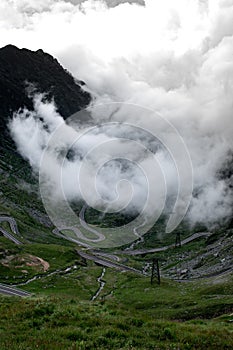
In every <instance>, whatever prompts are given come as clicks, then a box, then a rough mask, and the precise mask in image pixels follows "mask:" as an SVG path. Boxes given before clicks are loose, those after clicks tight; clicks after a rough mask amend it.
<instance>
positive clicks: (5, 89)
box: [0, 45, 91, 145]
mask: <svg viewBox="0 0 233 350" xmlns="http://www.w3.org/2000/svg"><path fill="white" fill-rule="evenodd" d="M29 83H31V84H33V85H34V86H35V87H36V91H38V92H43V93H46V94H47V99H48V100H50V99H52V98H54V101H55V104H56V105H57V108H58V112H59V113H60V114H61V115H62V116H63V117H64V118H67V117H69V116H70V115H72V114H73V113H75V112H77V111H79V110H81V109H83V108H84V107H86V106H87V105H88V104H89V103H90V101H91V96H90V94H89V93H88V92H86V91H84V90H83V89H82V86H83V85H84V83H83V82H81V81H76V80H75V79H74V78H73V77H72V75H71V74H70V73H68V72H67V71H66V70H65V69H64V68H63V67H62V66H61V65H60V63H59V62H58V61H57V60H56V59H55V58H53V57H52V56H51V55H49V54H47V53H45V52H44V51H42V50H38V51H36V52H33V51H30V50H28V49H18V48H17V47H15V46H13V45H7V46H5V47H3V48H1V49H0V135H1V138H0V144H1V145H3V144H6V142H5V141H7V140H9V134H8V131H7V122H8V119H9V117H10V116H11V115H12V113H13V112H14V111H17V110H19V109H20V108H23V107H27V108H28V109H29V110H32V109H33V104H32V99H31V98H30V97H29V96H28V92H27V89H26V87H27V85H28V84H29Z"/></svg>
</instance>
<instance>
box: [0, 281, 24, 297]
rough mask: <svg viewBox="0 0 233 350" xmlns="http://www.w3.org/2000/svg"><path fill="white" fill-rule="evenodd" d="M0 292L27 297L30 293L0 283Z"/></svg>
mask: <svg viewBox="0 0 233 350" xmlns="http://www.w3.org/2000/svg"><path fill="white" fill-rule="evenodd" d="M0 293H1V294H5V295H11V296H17V297H28V296H30V295H31V293H29V292H26V291H24V290H21V289H18V288H14V287H11V286H6V285H4V284H1V283H0Z"/></svg>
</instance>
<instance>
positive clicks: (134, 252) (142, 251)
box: [119, 232, 212, 255]
mask: <svg viewBox="0 0 233 350" xmlns="http://www.w3.org/2000/svg"><path fill="white" fill-rule="evenodd" d="M211 234H212V233H211V232H198V233H194V234H193V235H192V236H190V237H187V238H185V239H183V240H182V241H181V245H184V244H187V243H190V242H192V241H194V240H195V239H197V238H200V237H208V236H210V235H211ZM173 247H174V244H170V245H167V246H164V247H160V248H152V249H138V250H124V254H127V255H143V254H149V253H158V252H164V251H165V250H168V249H170V248H173ZM119 253H120V252H119Z"/></svg>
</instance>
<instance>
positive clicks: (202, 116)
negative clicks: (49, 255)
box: [0, 0, 233, 227]
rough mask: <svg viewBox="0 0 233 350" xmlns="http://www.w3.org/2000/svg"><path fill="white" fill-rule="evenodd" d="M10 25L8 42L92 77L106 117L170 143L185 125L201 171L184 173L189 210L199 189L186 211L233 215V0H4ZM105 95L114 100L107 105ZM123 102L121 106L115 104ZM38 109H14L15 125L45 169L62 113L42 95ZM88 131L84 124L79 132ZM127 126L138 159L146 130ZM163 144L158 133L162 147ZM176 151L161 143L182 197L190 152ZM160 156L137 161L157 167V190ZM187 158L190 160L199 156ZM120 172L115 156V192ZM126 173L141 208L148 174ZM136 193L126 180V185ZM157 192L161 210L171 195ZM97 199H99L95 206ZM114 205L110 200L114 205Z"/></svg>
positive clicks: (201, 216)
mask: <svg viewBox="0 0 233 350" xmlns="http://www.w3.org/2000/svg"><path fill="white" fill-rule="evenodd" d="M0 31H1V36H0V46H4V45H6V44H14V45H16V46H18V47H20V48H22V47H26V48H28V49H32V50H37V49H39V48H42V49H43V50H44V51H46V52H48V53H50V54H52V55H54V56H55V57H56V58H58V60H59V61H60V62H61V64H62V65H63V66H64V67H65V68H66V69H68V70H69V71H70V72H71V73H72V74H73V75H74V76H75V77H77V78H78V79H81V80H83V81H85V83H86V88H87V89H88V91H90V92H91V93H92V96H93V98H94V99H93V103H92V106H91V113H92V114H93V118H94V121H95V123H96V125H97V124H99V123H102V122H104V123H108V122H109V121H111V122H117V123H131V124H132V125H134V126H138V125H139V126H140V127H142V126H143V127H144V128H146V129H147V130H153V133H156V136H157V137H158V135H159V134H160V135H163V136H164V138H163V137H162V139H163V140H167V141H166V142H165V143H167V144H166V146H167V145H168V144H172V142H173V138H174V137H176V136H177V134H176V132H177V133H178V134H179V135H180V136H181V137H182V140H183V142H184V144H185V147H187V150H188V153H189V155H190V159H191V163H192V170H193V178H191V175H190V174H191V173H190V172H189V179H187V176H186V178H185V176H184V178H185V179H183V180H182V181H184V182H185V184H184V186H183V190H184V193H183V195H184V197H183V202H185V204H184V205H183V207H182V205H181V202H182V201H181V202H180V206H181V208H182V209H181V213H182V215H183V213H184V211H185V210H186V209H187V208H186V204H187V203H188V202H189V190H190V182H192V185H193V194H192V196H191V197H192V198H191V204H190V207H189V211H188V214H187V215H186V217H187V219H188V220H189V222H190V223H192V224H194V223H197V222H204V223H205V224H206V225H209V226H210V227H212V226H213V225H215V224H216V223H219V222H221V221H222V220H224V219H225V218H227V217H229V216H230V215H231V213H232V210H231V207H232V191H231V186H230V184H231V179H223V178H222V177H221V176H220V175H219V173H220V170H221V169H222V168H223V166H224V164H226V162H227V161H228V160H229V159H230V158H231V152H232V146H233V139H232V132H233V130H232V129H233V123H232V110H233V109H232V107H233V94H232V87H233V0H211V1H208V0H163V1H162V0H158V1H154V0H145V5H144V6H139V4H136V3H132V4H129V3H127V2H124V3H122V4H120V5H118V6H115V7H110V8H109V7H108V6H107V5H106V2H104V1H91V0H88V1H58V0H37V1H35V0H34V1H33V0H31V1H28V0H20V1H19V0H12V1H5V0H1V2H0ZM101 103H104V104H108V105H105V109H104V112H103V110H101V113H100V111H99V109H98V106H99V104H101ZM117 103H120V104H119V105H118V106H117V108H115V107H116V104H117ZM131 104H133V105H137V106H139V107H138V109H137V111H136V110H134V111H132V108H131V107H129V105H131ZM106 106H108V107H106ZM141 108H142V109H141ZM35 109H36V113H35V114H33V115H31V117H30V118H29V119H26V118H24V117H23V116H22V114H21V115H20V114H16V115H14V118H13V117H12V116H11V119H12V122H11V124H10V127H11V132H12V135H13V138H14V139H15V141H16V143H17V145H18V149H19V150H20V152H21V154H23V156H24V157H25V158H26V159H28V160H29V161H30V163H31V165H32V166H33V167H34V168H35V169H36V168H38V166H39V160H40V158H41V154H42V150H43V148H44V146H45V145H46V144H47V143H48V139H49V137H50V136H51V134H52V133H53V132H54V130H55V129H56V127H57V120H58V119H59V118H60V117H58V116H57V114H56V110H55V107H54V106H51V105H48V104H46V105H44V104H43V102H42V101H41V97H40V96H36V97H35ZM151 110H153V111H154V116H153V115H152V114H151ZM38 115H43V117H44V119H46V120H47V121H48V119H49V120H50V122H51V121H52V122H51V132H50V133H46V132H45V131H44V130H43V128H42V127H41V125H40V124H39V123H40V122H39V120H38V118H37V116H38ZM158 116H160V117H162V118H163V120H165V121H166V123H165V124H164V125H163V123H161V125H160V119H159V118H160V117H158ZM56 118H58V119H56ZM59 120H60V119H59ZM170 124H171V125H172V127H174V128H175V130H176V131H175V132H174V134H172V133H171V132H170V131H169V130H170V129H169V126H168V125H170ZM35 125H36V126H37V128H36V133H35V134H34V137H33V144H32V145H31V146H32V147H31V146H30V147H28V143H27V142H26V140H27V137H26V136H27V133H29V132H31V131H32V130H34V129H35V128H34V127H35ZM80 132H81V131H80V130H79V129H78V130H76V136H77V135H80ZM82 132H83V130H82ZM109 133H110V134H111V132H109V131H106V130H95V131H94V132H93V133H92V135H90V137H89V138H86V141H85V142H84V141H83V142H84V144H85V147H87V149H89V148H90V147H91V146H90V145H93V143H94V144H95V142H97V144H99V142H100V141H99V140H100V139H101V142H105V141H106V139H108V141H109V142H110V140H109V137H110V136H111V137H112V135H110V136H109ZM114 133H116V131H114ZM123 134H124V136H125V135H127V137H128V139H129V140H128V141H127V142H126V144H125V154H126V155H130V156H129V158H130V159H131V158H134V152H133V147H132V144H131V141H132V140H131V138H135V139H136V141H137V142H141V138H140V136H139V135H138V132H137V131H136V130H134V131H132V130H128V129H127V128H126V131H125V132H123V131H122V133H121V136H122V135H123ZM67 135H69V131H67ZM174 135H176V136H174ZM67 137H68V136H67ZM114 137H116V135H115V134H114ZM84 140H85V138H84ZM64 142H65V141H64ZM143 142H144V143H145V144H146V147H147V149H148V148H149V145H150V144H151V143H152V144H153V142H152V141H151V138H150V137H149V136H148V135H147V136H144V140H143ZM177 142H178V141H177ZM158 144H159V142H158V140H157V141H156V142H155V146H153V147H155V148H156V147H157V145H158ZM85 147H84V148H85ZM153 147H152V148H153ZM165 148H166V147H165ZM85 152H86V151H85ZM85 152H84V153H85ZM140 152H142V150H141V151H139V154H140ZM170 153H171V154H170V155H169V152H167V151H165V150H164V148H163V147H159V151H158V152H157V161H158V163H159V165H160V168H161V169H162V170H161V171H162V173H163V179H164V181H165V183H166V189H167V195H168V197H169V196H170V198H171V202H172V203H173V204H174V197H175V196H176V195H177V194H179V179H178V180H177V164H176V163H177V162H178V163H179V161H180V160H179V159H178V158H179V157H178V155H177V149H175V146H174V147H173V149H172V150H171V152H170ZM173 154H176V156H175V158H174V156H173ZM131 156H132V157H131ZM152 158H153V157H152ZM152 158H151V155H147V156H143V152H142V155H141V157H139V158H138V159H137V165H139V168H140V167H141V168H140V169H144V168H143V166H144V163H148V164H149V166H146V167H145V169H146V171H147V172H148V174H149V173H150V174H149V175H148V174H147V176H148V178H150V176H151V175H153V176H152V177H154V181H155V184H156V186H155V187H153V186H152V188H153V189H155V188H157V189H158V188H163V186H162V185H160V182H159V181H160V180H161V179H160V176H159V175H158V172H157V170H153V169H154V166H153V164H152V163H153V162H152ZM172 158H173V160H172ZM131 161H132V159H131ZM134 161H135V160H134ZM93 162H94V160H93ZM150 162H152V163H150ZM92 164H93V163H92ZM186 165H187V168H189V165H190V164H188V163H186ZM180 166H181V163H180ZM68 168H69V169H68ZM71 168H72V165H71V164H68V165H67V169H66V171H65V172H64V179H66V180H64V188H65V192H66V194H67V196H68V197H69V198H70V197H72V195H73V194H74V191H73V186H75V185H74V184H72V186H70V183H71V182H70V179H71V178H74V177H75V176H74V169H71ZM111 169H112V170H111ZM89 170H90V169H89ZM178 170H179V166H178ZM93 172H94V170H93V169H92V171H91V170H90V173H91V174H93ZM117 173H119V179H122V170H120V169H119V164H112V165H111V164H110V165H109V168H108V171H106V169H105V170H103V171H102V173H100V174H99V175H100V176H99V177H100V180H99V182H98V186H99V188H100V193H101V196H103V197H104V198H105V199H106V198H108V199H109V197H111V194H112V193H114V189H113V188H112V184H113V183H114V184H115V183H117V176H116V174H117ZM179 175H180V174H179ZM124 176H125V179H126V180H127V181H131V180H132V179H133V181H132V183H133V186H134V187H135V192H134V195H132V193H131V192H130V191H129V193H131V194H130V196H129V198H130V199H131V200H132V202H133V205H132V206H131V209H132V207H133V208H135V207H136V208H137V210H140V208H141V206H140V205H139V204H138V203H140V202H141V200H140V199H141V198H144V197H145V193H146V191H145V186H146V185H145V181H144V180H142V172H140V171H139V170H138V171H136V170H135V172H132V167H131V166H129V167H128V168H127V171H125V173H124ZM178 177H179V176H178ZM113 178H114V181H112V179H113ZM88 181H91V178H90V179H89V178H88ZM181 185H182V184H181ZM122 186H123V185H122ZM84 187H85V186H84ZM177 188H178V189H177ZM80 191H81V190H80V188H79V189H77V193H76V194H75V195H76V196H78V197H80V196H81V194H82V193H81V192H80ZM127 191H128V190H127ZM127 191H126V189H125V190H124V187H123V190H122V191H121V192H120V193H121V194H123V193H128V192H127ZM152 192H153V190H152ZM153 193H155V194H156V196H158V197H157V199H158V200H157V202H158V205H157V209H156V210H158V211H159V207H162V206H163V203H162V202H163V200H164V196H163V194H162V193H159V192H158V193H157V192H156V190H155V192H153ZM89 197H90V195H89ZM89 197H88V198H89ZM113 197H114V196H113ZM123 197H124V196H123ZM132 198H133V199H132ZM172 198H173V199H172ZM111 200H113V199H111ZM142 201H144V199H143V200H142ZM97 202H98V200H97V198H96V199H95V200H93V202H92V204H93V205H97ZM113 202H114V201H113ZM126 202H127V203H128V201H127V200H126V199H125V198H123V199H122V201H119V202H117V204H116V202H114V203H115V204H114V205H115V209H116V208H117V209H119V207H120V206H121V205H123V207H124V206H125V205H126ZM98 203H99V202H98ZM114 205H113V204H112V205H110V204H109V206H110V207H111V210H113V209H114ZM118 205H119V207H118ZM147 207H148V206H147ZM185 208H186V209H185Z"/></svg>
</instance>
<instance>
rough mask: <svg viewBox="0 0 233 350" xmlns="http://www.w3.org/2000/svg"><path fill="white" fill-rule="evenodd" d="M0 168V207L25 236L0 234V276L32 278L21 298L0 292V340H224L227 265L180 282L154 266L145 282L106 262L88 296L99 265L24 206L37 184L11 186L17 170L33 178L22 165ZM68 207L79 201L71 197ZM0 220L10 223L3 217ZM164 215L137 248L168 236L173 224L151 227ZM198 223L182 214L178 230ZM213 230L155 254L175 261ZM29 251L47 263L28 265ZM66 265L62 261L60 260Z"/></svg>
mask: <svg viewBox="0 0 233 350" xmlns="http://www.w3.org/2000/svg"><path fill="white" fill-rule="evenodd" d="M12 157H13V158H14V155H12ZM13 161H15V164H14V167H13V168H14V169H17V166H18V167H19V166H21V164H20V161H19V160H18V159H17V158H14V159H13ZM22 165H23V166H24V165H25V164H24V162H22ZM1 167H2V169H3V171H5V172H6V173H9V172H10V170H9V168H7V162H6V161H4V160H1ZM6 173H0V181H1V190H2V192H3V195H2V196H1V199H0V213H1V214H6V215H9V216H13V217H14V218H15V219H16V221H17V223H18V226H19V231H20V233H21V234H22V235H23V237H24V239H25V242H26V244H24V245H22V246H16V245H15V244H14V243H12V242H11V241H9V240H8V239H6V238H4V237H1V236H0V282H2V283H7V284H21V283H23V282H26V281H27V280H28V279H31V278H33V277H36V279H35V280H34V281H33V282H30V283H29V284H26V285H24V286H20V288H22V289H25V290H27V291H29V292H31V293H32V296H31V297H29V298H25V299H22V298H16V297H4V296H0V313H1V317H0V350H5V349H7V350H8V349H14V350H29V349H30V350H34V349H42V350H43V349H44V350H50V349H51V350H52V349H54V350H57V349H67V350H71V349H80V350H84V349H91V350H92V349H93V350H101V349H109V350H112V349H117V350H120V349H131V350H133V349H142V350H146V349H153V350H155V349H166V350H167V349H173V350H174V349H177V350H178V349H179V350H181V349H184V350H189V349H190V350H192V349H197V350H199V349H200V350H202V349H205V350H206V349H213V350H216V349H217V350H222V349H232V348H233V334H232V333H233V327H232V325H233V315H232V312H233V276H232V275H226V276H223V277H218V278H211V279H206V280H204V279H203V280H197V281H193V282H189V283H178V282H174V281H171V280H168V279H165V278H164V277H163V276H162V283H161V285H160V286H158V285H157V284H153V285H151V284H150V278H149V277H143V276H138V275H134V274H132V273H121V272H116V271H115V270H113V269H109V268H108V269H106V273H105V275H104V278H103V279H104V280H105V282H106V284H105V286H104V289H103V290H102V291H101V293H100V295H99V297H98V298H97V299H96V300H95V301H94V302H92V301H91V299H92V297H93V295H94V294H95V293H96V291H97V290H98V288H99V283H98V282H97V278H98V277H99V276H100V275H101V272H102V267H100V266H96V265H95V264H94V263H92V262H88V263H87V265H85V264H84V262H83V260H82V259H81V258H80V257H79V256H78V255H77V253H76V251H75V248H77V246H76V245H74V244H72V243H70V242H68V241H66V240H61V239H59V238H57V237H55V236H54V235H53V234H52V233H51V231H52V228H53V227H45V226H44V225H43V224H41V223H40V222H39V221H38V220H37V219H36V217H33V215H31V214H30V212H29V210H28V209H30V210H33V211H38V212H40V213H42V214H43V215H45V213H44V211H43V210H44V209H43V206H42V204H41V202H40V200H39V198H38V195H37V193H36V191H33V192H30V191H29V192H28V191H26V190H21V189H20V186H21V185H20V184H21V183H20V179H27V181H28V183H29V185H30V184H32V185H33V186H34V185H35V184H36V181H35V179H34V178H33V177H32V176H31V175H30V171H29V169H28V168H27V166H26V167H23V168H21V171H20V172H17V176H16V173H11V174H10V176H8V177H6ZM18 174H19V175H18ZM18 176H19V177H18ZM6 179H7V180H6ZM28 188H29V189H30V188H31V187H30V186H29V187H28ZM32 189H34V187H32ZM77 208H78V209H79V210H80V207H79V204H77ZM86 216H87V219H88V221H89V222H90V223H92V224H95V225H96V224H99V223H101V225H102V227H106V226H107V227H108V226H111V227H116V226H119V225H122V223H124V222H125V220H128V219H130V218H127V217H126V218H125V217H124V216H122V215H120V216H119V217H116V216H114V215H106V216H105V218H104V219H103V220H102V217H99V214H98V213H97V212H93V211H92V210H87V212H86ZM1 225H2V227H5V229H7V230H10V227H9V224H8V223H2V224H1ZM164 225H165V222H164V220H163V219H161V220H160V221H158V222H157V224H156V225H155V226H154V227H153V228H152V229H151V231H150V232H148V234H146V235H145V242H144V243H143V247H144V248H145V247H154V246H155V245H156V246H162V245H165V244H171V243H174V242H175V236H174V234H172V235H168V236H166V237H165V236H164V237H162V236H160V235H159V233H160V232H163V230H164ZM204 229H205V228H204V227H196V228H194V229H192V230H190V228H188V227H187V226H186V225H184V224H183V225H181V226H180V227H179V232H180V233H181V234H182V236H181V238H182V239H183V238H184V237H186V236H189V235H191V234H192V233H194V232H195V231H202V230H204ZM232 232H233V231H232ZM232 232H231V235H232ZM221 235H222V232H220V231H219V232H218V231H217V232H215V234H214V235H213V236H211V237H209V238H208V239H207V240H205V239H200V240H197V241H194V242H192V243H190V244H188V245H186V246H182V247H181V248H178V249H169V250H168V251H166V252H162V253H159V254H157V255H156V256H158V257H160V258H161V259H162V260H163V261H164V262H163V263H161V264H162V266H163V269H164V271H165V270H166V269H168V268H171V267H173V266H176V265H177V264H179V261H180V260H179V257H180V256H181V255H182V254H185V253H187V252H189V253H190V254H191V256H198V255H200V254H201V253H202V252H203V251H204V249H205V248H206V246H207V245H208V244H211V243H213V242H215V241H217V240H218V239H219V237H220V236H221ZM229 237H230V236H229ZM27 241H29V242H27ZM141 247H142V246H140V245H138V246H137V248H141ZM226 249H229V247H226ZM31 255H32V256H38V257H40V258H42V259H43V260H45V261H47V262H48V263H49V270H48V271H43V269H41V266H39V267H38V266H29V265H30V264H29V265H27V264H26V263H27V261H28V260H27V259H29V258H30V256H31ZM10 256H11V257H13V258H12V260H9V261H8V264H5V266H4V264H2V262H3V261H5V260H6V259H8V258H9V257H10ZM153 256H154V255H148V256H147V257H141V256H137V257H130V256H126V261H125V263H126V264H128V265H130V266H133V267H136V268H138V269H142V267H143V265H144V263H145V262H146V261H149V260H150V259H151V258H152V257H153ZM22 258H23V259H24V260H23V261H22ZM184 259H185V257H184ZM188 259H190V256H189V258H188ZM210 263H211V262H210ZM6 265H7V266H6ZM68 267H71V269H70V270H66V269H67V268H68ZM23 270H24V272H22V271H23ZM25 271H26V273H25Z"/></svg>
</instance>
